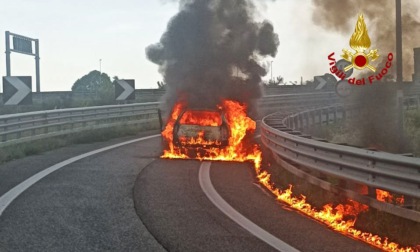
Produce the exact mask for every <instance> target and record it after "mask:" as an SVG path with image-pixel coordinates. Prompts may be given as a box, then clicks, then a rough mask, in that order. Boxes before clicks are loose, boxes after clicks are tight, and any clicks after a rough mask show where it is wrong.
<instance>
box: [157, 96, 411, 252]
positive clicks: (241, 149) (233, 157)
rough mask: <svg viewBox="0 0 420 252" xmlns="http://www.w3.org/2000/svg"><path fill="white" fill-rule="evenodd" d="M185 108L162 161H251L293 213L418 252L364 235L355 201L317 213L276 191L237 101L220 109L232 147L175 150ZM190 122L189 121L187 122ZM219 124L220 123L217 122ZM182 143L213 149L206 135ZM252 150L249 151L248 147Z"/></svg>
mask: <svg viewBox="0 0 420 252" xmlns="http://www.w3.org/2000/svg"><path fill="white" fill-rule="evenodd" d="M185 106H186V104H184V103H182V102H179V103H177V104H176V105H175V106H174V108H173V110H172V114H171V116H170V118H169V120H168V123H167V125H166V127H165V129H164V131H163V132H162V136H163V138H164V139H165V140H166V142H167V143H168V147H167V149H165V150H164V153H163V155H162V156H161V157H162V158H169V159H191V158H194V159H199V160H221V161H238V162H246V161H252V162H253V163H254V169H255V172H256V175H257V178H258V180H259V182H260V183H261V184H262V185H264V186H265V187H266V188H267V189H268V190H269V191H270V192H271V193H272V194H273V195H275V196H276V198H277V200H278V201H281V202H284V203H286V204H287V205H289V206H290V207H292V208H293V209H296V210H298V211H299V212H302V213H304V214H306V215H307V216H309V217H311V218H313V219H316V220H318V221H320V222H322V223H324V224H325V225H327V226H328V227H330V228H331V229H333V230H335V231H337V232H340V233H342V234H344V235H347V236H350V237H353V238H356V239H359V240H361V241H363V242H366V243H368V244H370V245H372V246H375V247H377V248H380V249H382V250H384V251H400V252H403V251H404V252H414V251H419V250H418V249H416V248H414V247H402V246H401V245H399V244H397V243H395V242H390V241H388V238H382V237H380V236H378V235H374V234H372V233H369V232H363V231H361V230H358V229H356V228H354V224H355V222H356V220H357V216H358V215H359V214H360V213H361V212H364V211H367V210H368V209H369V207H368V206H366V205H363V204H360V203H358V202H355V201H351V200H349V203H348V204H339V205H337V206H335V207H334V206H333V205H332V204H327V205H325V206H324V207H323V209H322V210H317V209H315V208H314V207H312V206H311V205H310V204H309V203H308V202H306V197H305V196H303V195H301V196H300V197H296V196H293V194H292V186H291V185H290V187H289V188H288V189H286V190H284V191H282V190H280V189H278V188H276V187H275V185H274V183H272V182H271V180H270V177H271V174H269V173H268V172H267V171H265V170H262V168H261V162H262V153H261V150H260V148H259V146H258V145H256V144H253V145H252V144H251V145H250V144H248V143H246V142H245V141H244V140H245V138H246V136H247V134H248V133H253V132H254V131H255V129H256V123H255V121H253V120H252V119H251V118H249V117H248V116H247V114H246V106H245V105H243V104H240V103H239V102H236V101H231V100H224V101H222V104H221V106H220V109H222V110H223V111H224V112H225V115H226V119H227V122H228V125H229V128H230V137H229V144H228V146H226V147H224V148H208V149H207V148H203V149H200V150H199V148H197V153H196V156H190V155H188V154H189V152H188V150H187V148H185V147H183V146H182V145H181V146H175V145H174V144H173V129H174V125H175V121H176V120H177V118H178V116H179V115H180V113H181V112H182V111H183V109H184V108H185ZM203 118H204V119H203V121H202V122H200V120H201V119H200V118H194V120H193V119H191V121H190V122H192V121H195V124H198V125H203V124H204V125H208V124H209V123H208V122H211V123H210V124H211V125H213V122H215V121H214V120H213V119H212V118H208V117H207V115H204V116H203ZM188 120H190V119H188ZM217 123H218V124H219V122H218V121H217ZM182 141H183V142H187V143H191V144H200V145H204V146H205V145H211V144H212V142H208V141H206V140H205V139H204V138H203V134H202V133H200V134H199V135H198V136H197V137H196V138H193V139H182ZM249 146H250V147H249Z"/></svg>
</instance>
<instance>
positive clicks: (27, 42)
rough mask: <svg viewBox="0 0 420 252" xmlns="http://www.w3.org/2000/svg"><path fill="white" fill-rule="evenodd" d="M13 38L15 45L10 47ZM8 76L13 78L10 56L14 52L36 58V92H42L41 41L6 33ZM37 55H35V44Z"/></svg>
mask: <svg viewBox="0 0 420 252" xmlns="http://www.w3.org/2000/svg"><path fill="white" fill-rule="evenodd" d="M11 37H12V38H13V44H12V46H13V47H12V46H11V45H10V38H11ZM5 38H6V76H12V74H11V64H10V54H11V53H12V52H15V53H23V54H27V55H31V56H35V77H36V79H35V82H36V91H37V92H41V83H40V82H41V80H40V76H39V71H40V70H39V40H38V39H33V38H29V37H25V36H22V35H19V34H16V33H11V32H9V31H6V36H5ZM32 42H34V48H35V53H33V51H32V48H33V43H32Z"/></svg>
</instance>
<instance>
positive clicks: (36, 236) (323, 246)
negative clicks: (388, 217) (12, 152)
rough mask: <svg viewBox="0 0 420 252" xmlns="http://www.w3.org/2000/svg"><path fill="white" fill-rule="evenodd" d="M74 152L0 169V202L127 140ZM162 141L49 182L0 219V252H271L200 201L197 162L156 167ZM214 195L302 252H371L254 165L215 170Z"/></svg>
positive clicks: (116, 152)
mask: <svg viewBox="0 0 420 252" xmlns="http://www.w3.org/2000/svg"><path fill="white" fill-rule="evenodd" d="M128 139H129V138H125V139H118V140H113V141H108V142H104V143H95V144H89V145H75V146H70V147H66V148H62V149H59V150H56V151H52V152H48V153H45V154H42V155H38V156H32V157H28V158H24V159H21V160H16V161H13V162H10V163H7V164H5V165H2V166H0V196H1V195H3V194H4V193H5V192H7V191H8V190H10V189H11V188H13V187H14V186H15V185H17V184H18V183H20V182H22V181H23V180H25V179H26V178H28V177H30V176H32V175H33V174H35V173H37V172H38V171H40V170H43V169H45V168H47V167H49V166H51V165H53V164H55V163H58V162H61V161H63V160H65V159H68V158H70V157H73V156H76V155H79V154H82V153H85V152H87V151H91V150H94V149H97V148H101V147H103V146H107V145H111V144H115V143H118V142H123V141H125V140H128ZM160 146H161V145H160V139H159V138H155V139H150V140H146V141H142V142H137V143H133V144H130V145H126V146H123V147H119V148H116V149H113V150H109V151H106V152H103V153H99V154H96V155H93V156H90V157H87V158H85V159H82V160H80V161H77V162H74V163H72V164H69V165H67V166H65V167H63V168H62V169H60V170H58V171H55V172H53V173H51V174H50V175H48V176H46V177H45V178H43V179H42V180H40V181H39V182H37V183H36V184H34V185H33V186H32V187H30V188H29V189H28V190H26V191H25V192H24V193H23V194H21V195H20V196H19V197H18V198H16V200H15V201H13V202H12V204H11V205H10V206H9V207H8V208H6V210H5V211H4V212H3V214H2V215H1V216H0V251H165V250H169V251H274V249H273V248H272V247H270V246H269V245H268V244H266V243H265V242H263V241H261V240H260V239H258V238H256V237H255V236H254V235H252V234H251V233H249V232H248V231H246V230H245V229H244V228H242V227H240V226H239V225H238V224H237V223H235V222H234V221H232V220H231V219H230V218H228V217H227V216H226V215H225V214H224V213H222V212H221V211H220V210H219V209H218V208H217V207H216V206H215V205H214V204H213V203H212V202H211V201H210V200H209V199H208V198H207V196H206V195H205V194H204V193H203V191H202V189H201V187H200V184H199V181H198V173H199V167H200V162H198V161H194V160H162V159H159V158H158V157H159V154H160V148H161V147H160ZM210 177H211V182H212V184H213V186H214V187H215V189H216V190H217V192H218V193H219V194H220V196H222V197H223V198H224V200H225V201H227V202H228V203H229V204H230V205H231V206H232V207H234V208H235V209H236V210H237V211H238V212H240V213H241V214H242V215H244V216H245V217H246V218H248V219H249V220H251V221H252V222H254V223H255V224H257V225H259V226H260V227H261V228H263V229H265V230H267V231H268V232H270V233H271V234H273V235H275V236H276V237H278V238H280V239H281V240H283V241H284V242H286V243H288V244H289V245H291V246H293V247H295V248H296V249H299V250H301V251H337V250H340V251H371V250H372V251H374V249H372V248H371V247H369V246H367V245H365V244H363V243H360V242H359V241H355V240H352V239H350V238H347V237H345V236H342V235H340V234H337V233H335V232H333V231H331V230H329V229H328V228H327V227H325V226H324V225H322V224H320V223H317V222H316V221H313V220H311V219H309V218H307V217H306V216H303V215H301V214H299V213H296V212H294V211H292V210H290V209H288V208H287V207H286V206H284V205H282V204H279V203H276V202H275V200H274V199H273V198H272V197H271V196H270V195H268V194H267V193H266V192H265V191H264V190H262V189H261V188H260V187H259V186H258V185H257V184H256V183H255V179H254V176H253V174H252V167H251V165H250V164H238V163H220V162H217V163H212V165H211V170H210Z"/></svg>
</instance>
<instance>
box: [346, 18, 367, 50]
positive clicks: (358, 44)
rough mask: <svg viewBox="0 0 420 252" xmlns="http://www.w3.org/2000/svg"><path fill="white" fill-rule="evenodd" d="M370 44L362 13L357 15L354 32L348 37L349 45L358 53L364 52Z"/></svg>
mask: <svg viewBox="0 0 420 252" xmlns="http://www.w3.org/2000/svg"><path fill="white" fill-rule="evenodd" d="M370 45H371V42H370V38H369V34H368V30H367V28H366V23H365V19H364V18H363V14H360V15H359V18H358V20H357V23H356V28H355V29H354V33H353V35H352V36H351V38H350V47H351V48H353V49H354V50H356V51H357V52H359V53H362V52H364V51H365V50H366V49H368V48H369V47H370Z"/></svg>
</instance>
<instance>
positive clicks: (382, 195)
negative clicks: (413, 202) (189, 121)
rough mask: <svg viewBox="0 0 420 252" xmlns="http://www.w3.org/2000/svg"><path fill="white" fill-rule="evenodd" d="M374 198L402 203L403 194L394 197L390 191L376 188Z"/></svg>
mask: <svg viewBox="0 0 420 252" xmlns="http://www.w3.org/2000/svg"><path fill="white" fill-rule="evenodd" d="M376 199H377V200H378V201H382V202H388V203H396V204H398V205H403V204H404V195H401V197H395V198H394V196H393V195H392V194H391V193H390V192H388V191H384V190H380V189H376Z"/></svg>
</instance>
